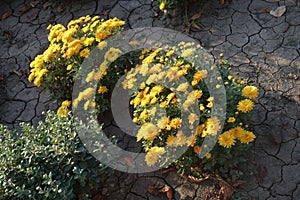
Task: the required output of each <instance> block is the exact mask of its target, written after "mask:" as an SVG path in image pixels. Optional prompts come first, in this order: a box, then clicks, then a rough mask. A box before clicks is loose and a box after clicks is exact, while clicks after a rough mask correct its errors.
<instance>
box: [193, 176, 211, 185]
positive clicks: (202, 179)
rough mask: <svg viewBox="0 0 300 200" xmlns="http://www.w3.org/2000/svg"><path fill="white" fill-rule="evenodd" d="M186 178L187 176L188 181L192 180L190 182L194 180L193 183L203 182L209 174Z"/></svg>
mask: <svg viewBox="0 0 300 200" xmlns="http://www.w3.org/2000/svg"><path fill="white" fill-rule="evenodd" d="M188 178H189V180H190V181H192V182H194V183H201V182H203V181H205V180H207V179H209V176H205V177H203V178H196V177H194V176H188Z"/></svg>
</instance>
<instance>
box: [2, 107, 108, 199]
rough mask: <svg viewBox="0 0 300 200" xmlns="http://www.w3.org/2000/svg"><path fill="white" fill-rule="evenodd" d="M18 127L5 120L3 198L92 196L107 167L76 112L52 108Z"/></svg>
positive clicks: (74, 197)
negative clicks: (89, 146)
mask: <svg viewBox="0 0 300 200" xmlns="http://www.w3.org/2000/svg"><path fill="white" fill-rule="evenodd" d="M21 127H22V132H21V133H16V132H15V131H11V130H9V129H8V128H7V127H5V126H3V125H0V142H1V146H0V160H1V162H0V197H1V198H0V199H89V198H91V197H92V195H93V194H96V193H97V192H98V191H97V190H98V189H99V186H100V181H101V179H102V178H103V177H104V176H105V175H107V174H108V170H107V168H106V167H105V166H104V165H103V164H101V163H100V162H99V161H98V160H96V159H95V158H94V157H93V156H91V155H90V154H89V153H88V152H87V150H86V149H85V148H84V146H83V144H82V142H81V140H80V139H79V136H78V134H77V130H76V124H75V123H74V121H73V118H72V116H71V115H69V116H68V117H61V116H58V115H56V114H55V113H54V112H53V111H51V112H50V111H49V112H47V113H46V120H45V122H40V123H39V125H38V126H37V127H33V126H31V125H28V124H21Z"/></svg>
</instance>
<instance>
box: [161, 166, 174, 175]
mask: <svg viewBox="0 0 300 200" xmlns="http://www.w3.org/2000/svg"><path fill="white" fill-rule="evenodd" d="M175 170H176V169H175V167H170V168H168V169H165V170H163V171H161V172H160V174H168V173H170V172H172V171H175Z"/></svg>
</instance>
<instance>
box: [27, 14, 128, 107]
mask: <svg viewBox="0 0 300 200" xmlns="http://www.w3.org/2000/svg"><path fill="white" fill-rule="evenodd" d="M124 24H125V22H124V21H121V20H119V19H117V18H113V19H109V20H106V21H105V20H103V19H102V20H100V19H99V16H95V17H90V16H89V15H87V16H84V17H80V18H79V19H76V20H71V21H70V22H69V23H68V25H67V27H64V26H63V25H61V24H56V25H54V26H53V25H49V26H48V28H47V29H48V30H50V33H49V35H48V40H49V42H50V44H49V47H48V48H47V49H46V50H45V51H44V52H43V53H42V54H41V55H37V56H36V57H35V59H34V61H32V62H31V63H30V67H31V70H30V75H29V77H28V80H29V81H30V82H32V81H33V83H34V84H35V85H36V86H38V87H42V88H43V89H47V90H49V91H50V92H51V94H52V96H53V97H54V98H55V99H58V100H59V101H60V102H61V101H63V100H66V99H71V93H72V89H71V88H72V87H73V82H74V78H75V77H76V74H77V71H78V69H79V67H80V65H81V64H82V62H83V60H84V59H85V58H86V57H88V55H89V54H90V51H91V50H92V49H93V48H95V47H96V46H97V45H100V46H101V42H102V41H103V40H105V39H106V38H107V37H109V36H111V35H114V34H115V33H117V32H118V31H119V30H120V27H121V26H122V25H124ZM64 105H67V104H64Z"/></svg>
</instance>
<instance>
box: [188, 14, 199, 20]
mask: <svg viewBox="0 0 300 200" xmlns="http://www.w3.org/2000/svg"><path fill="white" fill-rule="evenodd" d="M200 17H201V13H196V14H194V15H193V16H192V17H191V18H190V20H196V19H199V18H200Z"/></svg>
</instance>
